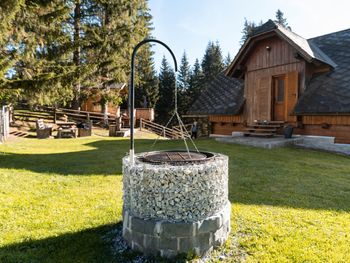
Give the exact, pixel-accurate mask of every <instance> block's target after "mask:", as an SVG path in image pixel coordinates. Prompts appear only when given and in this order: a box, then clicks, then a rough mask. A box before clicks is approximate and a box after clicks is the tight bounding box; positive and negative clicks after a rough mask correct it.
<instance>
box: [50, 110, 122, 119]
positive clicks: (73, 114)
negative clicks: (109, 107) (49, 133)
mask: <svg viewBox="0 0 350 263" xmlns="http://www.w3.org/2000/svg"><path fill="white" fill-rule="evenodd" d="M53 112H54V122H56V120H57V119H58V118H59V117H62V116H64V115H66V116H67V117H68V118H69V117H70V118H72V119H75V120H81V121H87V122H90V121H93V122H104V121H105V120H107V121H108V123H115V121H116V115H114V114H106V115H105V114H104V113H99V112H91V111H82V110H72V109H63V108H60V109H53Z"/></svg>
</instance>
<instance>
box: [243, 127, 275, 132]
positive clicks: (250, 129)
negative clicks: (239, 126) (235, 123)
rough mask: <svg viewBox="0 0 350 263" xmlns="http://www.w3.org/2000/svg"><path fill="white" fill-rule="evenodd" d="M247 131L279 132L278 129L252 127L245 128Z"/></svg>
mask: <svg viewBox="0 0 350 263" xmlns="http://www.w3.org/2000/svg"><path fill="white" fill-rule="evenodd" d="M244 130H245V131H248V132H249V131H259V132H277V129H276V128H270V129H268V128H254V127H250V128H245V129H244Z"/></svg>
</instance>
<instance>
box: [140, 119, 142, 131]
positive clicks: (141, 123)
mask: <svg viewBox="0 0 350 263" xmlns="http://www.w3.org/2000/svg"><path fill="white" fill-rule="evenodd" d="M140 131H142V118H140Z"/></svg>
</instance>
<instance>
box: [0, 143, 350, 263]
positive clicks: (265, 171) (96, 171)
mask: <svg viewBox="0 0 350 263" xmlns="http://www.w3.org/2000/svg"><path fill="white" fill-rule="evenodd" d="M152 142H153V141H150V140H137V141H136V149H137V151H147V150H149V149H150V146H151V144H152ZM197 144H198V146H199V148H200V149H203V150H204V149H205V150H210V151H216V152H221V153H224V154H227V155H228V156H229V157H230V167H229V168H230V182H229V188H230V193H229V198H230V201H231V203H232V218H231V226H232V232H231V235H230V238H229V240H228V242H227V243H226V244H225V246H223V247H222V248H221V249H220V250H219V251H216V252H214V253H213V254H212V257H211V261H212V262H216V261H218V256H219V255H226V256H225V257H224V258H222V259H221V261H220V262H239V261H246V262H349V261H350V245H349V244H350V158H349V157H345V156H339V155H335V154H330V153H324V152H316V151H309V150H304V149H297V148H282V149H274V150H265V149H257V148H251V147H245V146H239V145H232V144H229V145H228V144H220V143H217V142H215V141H212V140H198V143H197ZM128 146H129V141H128V140H123V139H117V138H113V139H111V138H108V137H107V138H103V137H91V138H87V139H83V138H78V139H62V140H54V139H50V140H37V139H20V140H17V141H12V142H10V143H7V144H4V145H0V262H128V261H130V260H132V259H133V258H135V257H136V255H135V254H130V253H128V254H125V253H124V254H117V255H113V254H112V249H111V246H112V238H111V237H112V233H113V230H114V229H116V228H118V226H120V222H121V211H122V198H121V196H122V175H121V172H122V169H121V158H122V157H123V156H124V155H125V153H126V152H127V151H128ZM170 147H171V148H179V147H183V145H182V143H181V142H175V141H166V142H165V141H160V142H158V143H157V148H158V149H165V148H170Z"/></svg>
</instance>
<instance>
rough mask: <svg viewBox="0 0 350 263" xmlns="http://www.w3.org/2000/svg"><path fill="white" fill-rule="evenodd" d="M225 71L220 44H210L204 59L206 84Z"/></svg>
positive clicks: (203, 66) (203, 68) (203, 69)
mask: <svg viewBox="0 0 350 263" xmlns="http://www.w3.org/2000/svg"><path fill="white" fill-rule="evenodd" d="M223 69H224V64H223V62H222V54H221V48H220V45H219V42H216V43H214V42H209V43H208V46H207V48H206V50H205V53H204V56H203V59H202V71H203V75H204V83H208V82H210V81H211V80H213V79H214V78H215V77H216V75H217V74H218V73H219V72H221V71H222V70H223Z"/></svg>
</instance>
